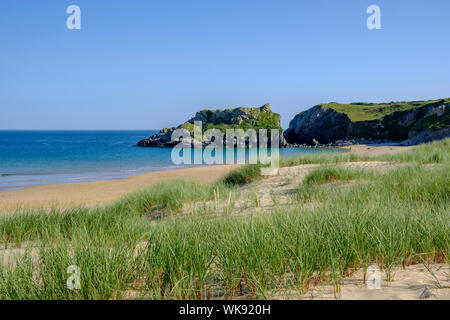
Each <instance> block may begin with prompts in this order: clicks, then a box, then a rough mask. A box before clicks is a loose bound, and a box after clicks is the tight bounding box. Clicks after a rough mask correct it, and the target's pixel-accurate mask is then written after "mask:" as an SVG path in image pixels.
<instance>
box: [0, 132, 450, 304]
mask: <svg viewBox="0 0 450 320" xmlns="http://www.w3.org/2000/svg"><path fill="white" fill-rule="evenodd" d="M449 146H450V139H447V140H444V141H440V142H433V143H431V144H426V145H422V146H419V147H417V148H414V149H412V150H410V151H407V152H405V153H400V154H395V155H389V156H377V157H368V156H356V155H350V154H339V155H336V154H326V155H325V154H317V155H306V156H302V157H296V158H291V159H284V160H283V161H282V163H283V165H285V166H286V165H295V164H302V163H320V164H322V165H321V166H319V167H317V168H316V169H314V170H313V171H311V172H310V173H309V174H308V176H307V177H306V178H305V180H304V181H303V183H302V184H300V185H299V186H298V190H297V194H296V203H294V204H293V205H291V206H289V207H287V208H286V207H284V208H277V207H275V208H274V209H273V210H271V211H270V212H255V213H254V214H250V215H227V214H225V213H224V214H223V215H219V216H217V215H215V214H212V212H209V211H208V210H207V209H205V210H204V211H202V212H200V211H199V212H198V213H195V214H190V215H187V214H179V213H181V211H182V210H183V204H184V203H186V202H191V201H208V200H211V199H219V198H220V199H226V198H227V195H229V193H230V192H241V191H240V187H239V185H241V184H243V183H252V182H254V181H256V180H258V179H259V176H258V175H257V173H256V172H257V170H256V169H257V168H256V167H255V166H253V167H243V168H239V169H238V171H237V172H233V173H231V174H230V175H229V176H227V177H225V178H224V180H223V181H220V182H218V183H215V184H211V185H207V186H205V185H201V184H196V183H188V182H181V181H174V182H168V183H162V184H159V185H157V186H154V187H152V188H149V189H148V190H142V191H140V192H137V193H134V194H131V195H129V196H127V197H125V198H123V199H120V200H119V201H117V202H115V203H113V204H111V205H107V206H103V207H97V208H84V207H78V208H70V209H63V208H54V209H52V210H50V211H48V210H34V211H18V212H14V213H11V214H9V215H4V216H1V217H0V243H1V244H2V246H3V247H4V248H7V251H8V250H9V251H14V250H16V251H17V250H19V251H20V250H23V252H21V254H20V255H18V256H17V257H16V258H14V259H12V260H13V262H12V263H10V264H0V298H1V299H123V298H136V299H139V298H150V299H213V298H225V299H231V298H236V297H239V296H244V297H249V298H262V299H270V298H273V297H274V296H275V295H276V293H277V292H279V291H283V290H289V291H292V292H294V293H295V296H296V297H300V295H301V294H302V293H304V292H305V291H306V290H307V289H308V288H309V287H310V286H312V285H313V284H316V283H320V282H327V283H332V284H333V286H334V287H335V292H336V293H337V294H338V293H339V290H340V285H341V280H342V279H343V278H344V277H346V276H348V275H349V274H351V272H352V271H354V270H356V269H358V268H363V269H364V270H365V269H366V268H367V266H368V265H369V264H371V263H376V264H378V265H379V266H380V268H381V269H382V270H383V272H385V273H386V274H387V275H388V278H392V276H393V274H392V269H393V268H394V267H395V266H398V265H409V264H414V263H420V262H422V261H426V262H436V263H449V256H450V242H449V234H450V184H449V183H448V182H449V181H450V170H449V169H450V162H449V153H450V151H449V150H450V148H449ZM361 160H364V161H368V160H377V161H381V160H382V161H390V162H395V163H402V165H401V166H398V167H396V168H393V169H390V170H388V171H383V172H374V171H370V170H358V169H352V168H343V167H340V166H336V164H339V163H342V162H348V161H361ZM154 208H157V209H158V210H162V211H163V212H165V213H166V215H164V217H162V218H160V219H157V220H155V219H152V210H154ZM3 251H5V250H3ZM5 252H6V251H5ZM70 265H76V266H78V267H79V268H80V272H81V289H80V290H69V289H67V287H66V282H67V278H68V274H67V267H68V266H70Z"/></svg>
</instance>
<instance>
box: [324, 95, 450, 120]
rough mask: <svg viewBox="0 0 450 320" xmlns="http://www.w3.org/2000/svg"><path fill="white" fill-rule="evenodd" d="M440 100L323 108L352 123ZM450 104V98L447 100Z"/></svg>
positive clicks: (357, 104) (379, 117) (331, 105)
mask: <svg viewBox="0 0 450 320" xmlns="http://www.w3.org/2000/svg"><path fill="white" fill-rule="evenodd" d="M438 101H440V100H430V101H409V102H388V103H364V102H352V103H349V104H342V103H335V102H331V103H328V104H323V105H322V107H324V108H328V109H333V110H335V111H337V112H340V113H344V114H346V115H347V116H348V117H349V118H350V120H351V121H353V122H358V121H369V120H376V119H382V118H383V117H384V116H387V115H389V114H392V113H394V112H397V111H406V110H410V109H415V108H420V107H423V106H425V105H427V104H430V103H435V102H438ZM445 101H446V102H450V98H449V99H446V100H445Z"/></svg>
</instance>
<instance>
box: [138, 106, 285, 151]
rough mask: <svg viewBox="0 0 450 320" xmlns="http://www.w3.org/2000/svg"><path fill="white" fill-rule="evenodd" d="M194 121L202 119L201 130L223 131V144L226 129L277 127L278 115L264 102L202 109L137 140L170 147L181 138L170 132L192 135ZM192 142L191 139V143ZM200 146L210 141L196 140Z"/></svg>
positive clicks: (148, 144) (155, 145) (279, 127)
mask: <svg viewBox="0 0 450 320" xmlns="http://www.w3.org/2000/svg"><path fill="white" fill-rule="evenodd" d="M195 121H202V126H203V131H206V130H208V129H218V130H220V131H221V132H222V133H224V140H223V141H222V143H223V144H225V143H226V137H225V133H226V130H227V129H243V130H244V131H246V130H247V129H255V130H258V129H268V134H270V129H279V130H280V131H281V125H280V115H279V114H277V113H273V112H272V110H271V109H270V105H269V104H265V105H263V106H262V107H259V108H244V107H241V108H235V109H226V110H220V109H219V110H202V111H199V112H197V113H196V114H195V116H194V117H193V118H191V119H189V120H188V121H186V122H185V123H183V124H181V125H179V126H178V127H172V128H164V129H162V130H160V132H159V133H157V134H155V135H153V136H151V137H150V138H147V139H143V140H141V141H139V142H138V146H140V147H160V148H172V147H174V146H176V145H178V144H179V143H180V142H181V141H182V140H181V139H175V140H174V141H171V139H172V133H173V132H174V131H175V130H176V129H186V130H188V131H189V132H190V133H191V137H193V127H194V122H195ZM193 143H194V142H193V141H192V144H193ZM198 143H200V144H201V145H202V146H207V145H209V144H210V143H211V141H209V140H207V139H205V140H203V141H198ZM285 144H286V141H285V140H284V138H283V134H282V133H281V132H280V146H283V145H285Z"/></svg>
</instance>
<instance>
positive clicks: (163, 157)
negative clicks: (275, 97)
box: [0, 130, 320, 191]
mask: <svg viewBox="0 0 450 320" xmlns="http://www.w3.org/2000/svg"><path fill="white" fill-rule="evenodd" d="M154 133H156V131H152V130H148V131H0V191H5V190H15V189H22V188H25V187H28V186H34V185H44V184H57V183H67V182H85V181H94V180H107V179H119V178H125V177H128V176H130V175H133V174H139V173H145V172H151V171H161V170H168V169H175V168H180V167H182V166H176V165H174V164H173V163H172V161H171V149H166V148H140V147H137V146H136V144H137V142H138V141H139V140H141V139H143V138H147V137H149V136H150V135H152V134H154ZM319 151H320V149H302V148H296V149H281V150H280V155H281V156H283V155H288V154H294V153H299V152H319ZM184 167H186V165H184Z"/></svg>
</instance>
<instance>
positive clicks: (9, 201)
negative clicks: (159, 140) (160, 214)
mask: <svg viewBox="0 0 450 320" xmlns="http://www.w3.org/2000/svg"><path fill="white" fill-rule="evenodd" d="M411 148H413V146H398V145H393V144H379V145H375V144H370V145H350V146H343V147H340V149H343V150H347V151H349V152H354V153H357V154H362V155H373V156H376V155H380V154H393V153H398V152H403V151H406V150H408V149H411ZM237 166H239V165H238V164H229V165H228V164H224V165H204V166H197V167H189V168H180V169H169V170H164V171H154V172H148V173H141V174H135V175H131V176H128V177H126V178H121V179H109V180H97V181H89V182H68V183H61V184H48V185H38V186H29V187H26V188H24V189H20V190H10V191H2V192H0V213H5V212H11V211H15V210H18V209H26V208H38V207H39V208H50V207H54V206H81V205H96V204H105V203H108V202H111V201H114V200H117V199H118V198H120V197H122V196H125V195H126V194H128V193H131V192H133V191H136V190H139V189H142V188H146V187H149V186H151V185H152V184H155V183H158V182H163V181H169V180H177V179H185V180H189V181H196V182H200V183H210V182H215V181H217V180H219V179H220V178H222V177H224V176H225V175H226V174H227V173H228V172H230V171H231V170H232V169H234V168H236V167H237Z"/></svg>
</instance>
